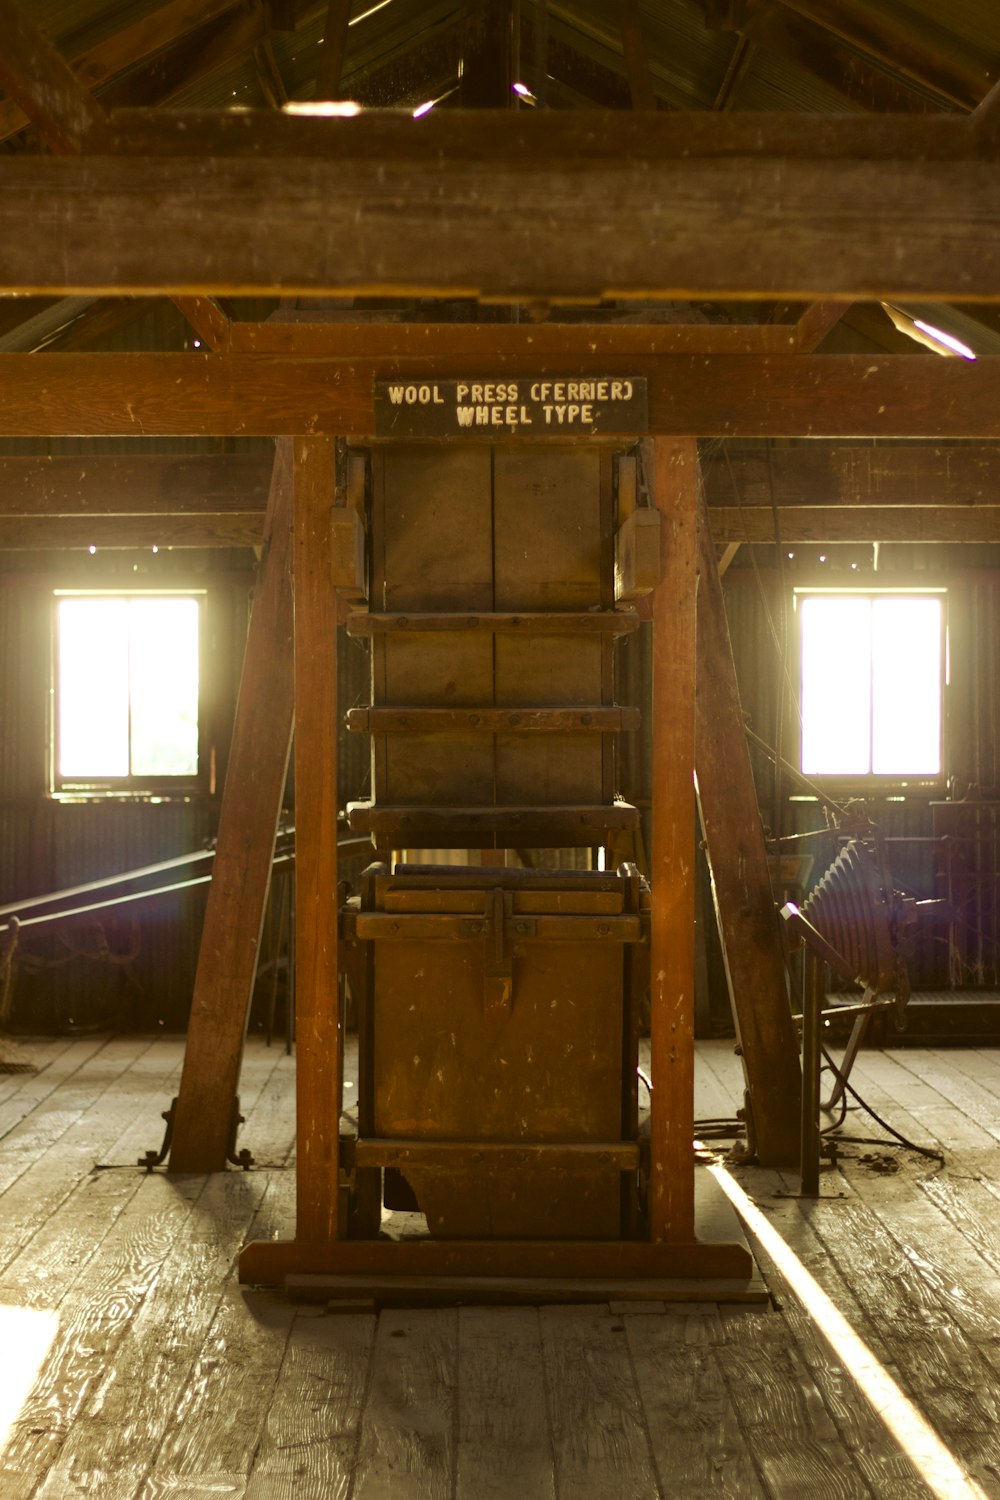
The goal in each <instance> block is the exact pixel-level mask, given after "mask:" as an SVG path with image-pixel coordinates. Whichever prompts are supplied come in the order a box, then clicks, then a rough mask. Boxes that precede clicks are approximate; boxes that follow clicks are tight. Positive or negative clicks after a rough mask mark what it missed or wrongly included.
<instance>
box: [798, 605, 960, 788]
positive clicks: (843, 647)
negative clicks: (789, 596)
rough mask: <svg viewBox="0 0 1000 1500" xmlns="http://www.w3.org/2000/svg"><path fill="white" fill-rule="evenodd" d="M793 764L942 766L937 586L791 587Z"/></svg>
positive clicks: (848, 772) (919, 769) (930, 770)
mask: <svg viewBox="0 0 1000 1500" xmlns="http://www.w3.org/2000/svg"><path fill="white" fill-rule="evenodd" d="M795 604H796V609H797V610H798V614H799V621H800V644H801V661H802V682H801V688H802V762H801V764H802V770H803V772H804V773H805V774H806V775H808V776H838V777H863V776H867V777H884V778H888V779H892V780H895V781H901V780H909V779H915V780H918V781H919V780H930V779H933V778H936V777H938V776H939V775H940V773H941V769H942V752H941V726H942V689H943V683H944V677H945V671H944V668H945V644H944V643H945V626H944V594H943V592H941V591H937V592H933V591H927V592H921V593H916V592H911V591H907V592H905V593H904V592H899V591H896V592H893V591H886V592H878V593H875V592H869V593H860V592H846V591H844V592H836V591H833V590H825V591H807V590H797V591H796V598H795Z"/></svg>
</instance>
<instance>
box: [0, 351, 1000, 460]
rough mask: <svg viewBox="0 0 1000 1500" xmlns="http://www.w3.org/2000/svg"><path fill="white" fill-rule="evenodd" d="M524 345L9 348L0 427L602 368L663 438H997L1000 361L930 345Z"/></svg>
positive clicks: (363, 423)
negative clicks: (333, 355)
mask: <svg viewBox="0 0 1000 1500" xmlns="http://www.w3.org/2000/svg"><path fill="white" fill-rule="evenodd" d="M524 347H525V350H526V351H527V352H525V353H523V354H517V355H497V356H495V357H494V358H493V359H492V360H490V361H489V363H488V366H486V364H485V359H486V357H485V356H481V355H477V356H475V357H474V361H473V357H472V356H469V355H465V356H459V355H449V356H447V357H444V356H442V357H435V356H430V355H429V356H428V357H426V358H424V359H420V360H417V359H415V358H414V359H409V360H394V361H389V360H386V361H384V362H383V361H371V362H369V361H366V360H362V359H350V360H349V359H342V360H301V361H298V360H294V359H280V358H273V359H272V358H270V357H266V358H265V357H257V356H250V355H248V356H243V357H236V356H227V355H214V354H206V355H202V354H120V355H119V354H93V355H86V354H65V355H52V356H49V357H45V358H38V357H36V356H25V355H16V354H14V355H0V388H2V389H3V392H4V399H3V402H2V403H0V437H31V436H57V435H59V434H72V435H75V436H109V435H111V434H117V435H120V436H134V437H140V436H146V437H161V436H167V435H178V434H185V435H190V436H199V435H203V436H230V435H234V436H249V435H252V434H256V435H276V436H281V435H295V434H297V433H315V434H319V433H326V434H329V435H335V434H337V433H341V434H343V435H345V436H347V437H370V436H371V435H372V434H373V433H374V430H375V422H374V398H373V393H372V389H373V382H374V380H375V379H376V378H378V379H394V378H398V377H400V376H401V375H407V374H408V375H409V376H410V377H414V376H419V378H420V379H421V380H427V379H433V378H434V377H435V376H439V377H441V378H442V379H446V378H460V377H461V376H463V375H470V374H472V375H477V376H482V375H484V374H488V375H490V376H491V377H497V378H508V379H510V378H520V377H530V376H538V375H544V376H545V377H546V378H550V377H560V376H561V377H567V378H573V377H574V376H578V375H579V374H580V373H581V370H584V371H586V370H590V371H593V370H595V368H596V366H597V364H598V363H599V364H600V371H601V373H602V374H609V375H624V376H643V377H645V378H646V379H647V380H648V382H649V421H648V430H649V431H655V432H658V433H660V434H662V435H664V436H669V435H685V434H689V433H696V434H698V435H699V436H704V437H709V436H718V437H733V436H744V437H812V438H818V437H836V436H844V435H850V436H852V437H941V438H959V437H965V438H969V437H991V438H992V437H1000V356H991V357H987V358H982V359H979V360H976V361H975V362H974V363H973V362H969V361H966V360H958V359H954V360H946V359H938V358H936V357H934V356H933V355H929V354H928V355H922V354H916V355H913V356H909V355H904V356H900V355H886V356H883V357H878V356H869V355H833V356H830V355H773V356H763V357H756V356H753V355H745V356H740V355H732V356H729V355H718V356H712V355H704V356H701V355H663V356H661V357H653V358H650V357H645V356H641V355H627V356H625V355H618V354H616V355H609V356H607V357H604V356H602V355H601V354H600V353H599V351H598V352H596V353H595V354H594V355H592V356H591V357H590V359H589V360H587V361H586V362H584V361H583V359H582V358H581V357H577V356H573V357H567V358H562V359H557V358H556V357H555V356H552V357H549V358H544V359H541V360H540V359H539V357H538V356H536V355H534V354H533V353H532V352H531V345H530V343H528V342H526V343H525V345H524ZM540 366H541V368H540ZM519 435H520V434H519ZM637 435H641V434H637ZM553 436H555V437H558V436H559V433H558V430H557V429H555V428H553Z"/></svg>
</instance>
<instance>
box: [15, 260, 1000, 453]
mask: <svg viewBox="0 0 1000 1500" xmlns="http://www.w3.org/2000/svg"><path fill="white" fill-rule="evenodd" d="M998 249H1000V237H998ZM526 348H527V351H528V352H526V353H524V354H519V355H497V356H496V357H494V358H493V359H492V360H489V361H488V365H487V367H486V368H484V360H485V356H479V357H477V358H476V359H475V360H473V359H472V358H471V357H469V356H466V357H462V356H460V355H450V356H448V357H433V356H428V357H426V358H423V359H419V360H417V359H410V360H392V361H389V360H386V361H366V360H363V359H341V360H292V359H280V358H271V357H269V356H257V355H246V356H242V357H239V356H233V355H222V354H204V355H203V354H92V355H89V354H61V355H60V354H54V355H17V354H12V355H0V389H2V390H3V392H4V399H3V402H2V403H0V437H38V436H42V437H45V436H60V435H73V436H92V437H98V436H111V435H117V436H134V437H163V436H170V435H187V436H220V437H221V436H249V435H261V434H263V435H268V436H287V435H295V434H316V435H318V434H328V435H343V436H345V437H360V438H368V437H371V436H372V435H373V433H374V427H375V422H374V398H373V383H374V381H375V380H376V379H403V378H407V377H409V378H419V379H420V380H422V381H426V380H433V379H434V378H435V377H439V378H441V379H448V378H459V377H461V376H463V375H472V376H484V375H485V376H490V377H503V378H505V379H507V380H508V381H509V380H510V379H512V378H513V379H517V378H526V377H528V376H533V375H539V376H545V377H554V378H559V377H565V378H570V379H572V378H573V377H574V376H577V375H579V374H581V373H587V372H588V371H589V372H590V373H594V372H596V371H597V370H599V372H600V373H601V374H608V375H625V376H644V377H645V378H646V379H647V380H648V382H649V420H648V427H647V431H649V432H652V433H658V434H661V435H671V434H673V435H687V434H696V435H698V436H701V437H712V436H716V437H735V436H743V437H810V438H820V437H837V436H841V437H843V436H851V437H939V438H963V437H964V438H972V437H981V438H983V437H990V438H1000V356H992V357H987V358H983V359H979V360H976V361H975V362H969V361H966V360H959V359H955V360H950V359H938V358H936V357H935V356H933V355H919V354H918V355H913V356H909V355H886V356H883V357H878V356H869V355H806V354H789V355H763V356H757V355H704V356H702V355H679V354H676V355H662V356H653V357H649V356H641V355H629V356H622V355H609V356H606V357H605V356H601V355H599V354H598V355H596V356H591V358H590V360H589V361H588V360H585V359H584V358H583V357H582V356H581V357H575V358H571V359H570V358H560V359H557V358H556V357H555V356H552V357H545V358H542V357H540V356H538V355H535V354H533V353H532V352H531V351H530V346H526ZM494 435H495V436H503V435H504V434H503V433H502V432H501V431H499V430H498V431H497V432H496V433H495V434H494ZM522 435H523V429H522V431H521V433H519V436H522ZM551 435H552V436H553V437H556V438H559V437H560V436H561V437H562V438H563V439H564V438H565V432H564V431H563V432H560V430H559V429H558V428H555V427H554V428H553V429H552V430H551ZM641 435H642V434H641V433H638V432H637V433H636V436H641Z"/></svg>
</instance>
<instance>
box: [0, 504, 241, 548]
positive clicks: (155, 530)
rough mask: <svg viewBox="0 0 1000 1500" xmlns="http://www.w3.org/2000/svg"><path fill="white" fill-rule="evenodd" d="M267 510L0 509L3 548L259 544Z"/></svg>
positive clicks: (0, 535) (0, 530)
mask: <svg viewBox="0 0 1000 1500" xmlns="http://www.w3.org/2000/svg"><path fill="white" fill-rule="evenodd" d="M263 540H264V512H263V511H251V512H244V513H242V514H241V513H235V514H227V515H213V514H211V513H208V514H204V515H202V514H193V513H189V514H186V515H185V514H178V515H162V516H128V515H126V516H93V517H87V516H29V517H25V516H5V515H3V513H2V512H0V548H2V549H3V550H5V551H8V552H12V551H42V550H44V549H46V548H48V547H70V548H74V547H79V548H84V547H96V548H98V549H99V550H100V551H104V550H106V549H107V548H126V549H129V550H132V549H136V548H146V547H156V548H159V549H161V550H162V549H163V548H166V547H259V546H261V544H262V543H263Z"/></svg>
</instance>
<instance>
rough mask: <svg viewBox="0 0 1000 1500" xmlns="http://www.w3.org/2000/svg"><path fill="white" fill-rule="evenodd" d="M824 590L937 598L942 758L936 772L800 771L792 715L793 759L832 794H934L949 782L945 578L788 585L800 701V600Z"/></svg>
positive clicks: (861, 595)
mask: <svg viewBox="0 0 1000 1500" xmlns="http://www.w3.org/2000/svg"><path fill="white" fill-rule="evenodd" d="M817 595H822V596H825V597H827V598H829V597H840V598H862V599H877V598H892V597H896V598H899V599H926V598H936V599H939V600H940V602H941V655H940V662H939V679H938V692H939V704H940V721H939V735H940V741H939V743H940V759H939V767H938V770H937V771H936V772H934V773H923V774H921V773H908V772H898V771H863V772H849V771H804V770H803V769H802V739H803V725H802V722H801V717H798V718H797V719H796V723H795V732H796V734H797V735H798V755H797V765H798V770H799V774H800V775H801V776H803V777H804V778H805V779H806V780H807V781H811V782H813V783H815V785H817V786H819V787H822V788H823V789H824V790H825V791H827V792H830V793H831V794H840V795H843V796H848V795H851V796H864V795H868V796H882V797H892V796H898V797H902V796H937V795H940V794H941V793H943V791H944V790H945V788H946V787H947V784H948V774H949V773H948V748H949V739H950V735H949V732H948V689H949V686H950V679H951V663H950V631H949V618H948V589H947V587H946V586H945V585H943V584H936V583H927V582H925V581H923V580H921V581H920V582H914V583H902V582H898V581H894V582H893V583H886V584H881V583H879V584H861V583H857V584H853V585H852V584H827V583H816V584H807V583H803V584H796V585H795V586H794V588H793V590H792V596H793V613H794V614H795V615H797V616H798V618H797V621H796V629H795V658H796V682H797V692H798V698H797V701H798V703H799V706H800V707H801V692H802V617H801V615H800V614H799V608H798V606H799V601H800V600H801V599H803V598H808V597H815V596H817Z"/></svg>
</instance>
